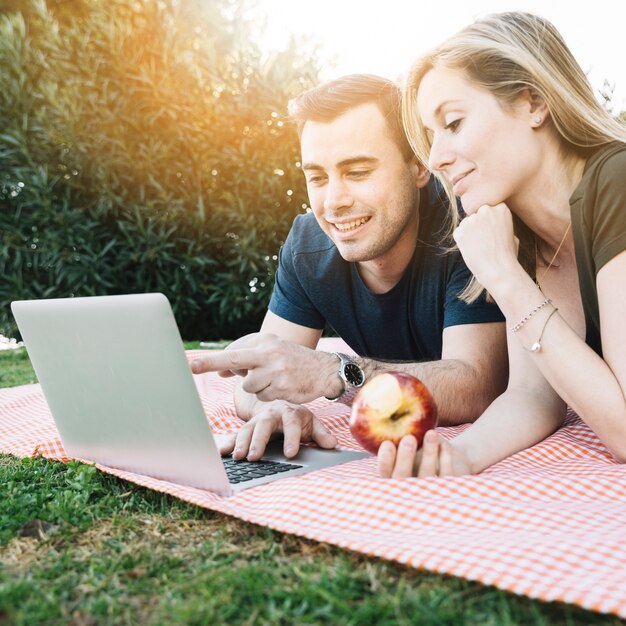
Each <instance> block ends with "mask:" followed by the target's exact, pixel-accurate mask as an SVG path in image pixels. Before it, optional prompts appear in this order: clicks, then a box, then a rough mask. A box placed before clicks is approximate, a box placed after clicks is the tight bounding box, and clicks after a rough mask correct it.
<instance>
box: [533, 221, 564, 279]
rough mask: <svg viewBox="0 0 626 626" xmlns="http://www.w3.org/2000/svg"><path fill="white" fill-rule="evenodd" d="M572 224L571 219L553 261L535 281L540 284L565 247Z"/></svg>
mask: <svg viewBox="0 0 626 626" xmlns="http://www.w3.org/2000/svg"><path fill="white" fill-rule="evenodd" d="M571 226H572V220H570V222H569V224H568V225H567V228H566V229H565V233H564V234H563V238H562V239H561V243H560V244H559V246H558V248H557V249H556V252H555V253H554V256H553V257H552V261H550V263H548V267H546V269H545V270H544V271H543V274H541V278H536V279H535V282H536V283H537V284H538V285H539V283H540V282H541V281H543V279H544V278H545V277H546V274H547V273H548V272H549V271H550V268H551V267H552V265H553V263H554V262H555V261H556V257H557V256H559V252H561V248H562V247H563V244H564V243H565V238H566V237H567V233H569V229H570V227H571ZM535 267H537V239H536V238H535Z"/></svg>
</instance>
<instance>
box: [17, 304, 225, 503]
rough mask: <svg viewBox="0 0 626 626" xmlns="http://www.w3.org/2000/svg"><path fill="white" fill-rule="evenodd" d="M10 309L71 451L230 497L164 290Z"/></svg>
mask: <svg viewBox="0 0 626 626" xmlns="http://www.w3.org/2000/svg"><path fill="white" fill-rule="evenodd" d="M11 308H12V311H13V314H14V316H15V319H16V321H17V324H18V327H19V329H20V332H21V333H22V337H23V339H24V343H25V344H26V348H27V350H28V354H29V356H30V359H31V361H32V364H33V367H34V369H35V373H36V374H37V377H38V378H39V382H40V383H41V387H42V390H43V392H44V395H45V397H46V400H47V401H48V405H49V406H50V410H51V412H52V416H53V417H54V420H55V422H56V425H57V428H58V430H59V434H60V436H61V441H62V442H63V445H64V447H65V449H66V451H67V452H68V454H70V455H71V456H74V457H78V458H81V459H86V460H89V461H95V462H98V463H101V464H103V465H108V466H110V467H116V468H119V469H124V470H128V471H132V472H137V473H141V474H147V475H150V476H154V477H157V478H162V479H164V480H169V481H172V482H175V483H180V484H184V485H190V486H194V487H199V488H201V489H208V490H210V491H215V492H218V493H224V494H227V493H230V492H231V488H230V486H229V483H228V479H227V477H226V473H225V470H224V467H223V465H222V462H221V459H220V455H219V452H218V450H217V447H216V444H215V441H214V439H213V437H212V435H211V432H210V429H209V425H208V422H207V419H206V416H205V414H204V411H203V409H202V405H201V403H200V398H199V396H198V392H197V390H196V387H195V384H194V382H193V377H192V374H191V371H190V369H189V366H188V364H187V359H186V357H185V352H184V346H183V343H182V340H181V337H180V334H179V332H178V327H177V325H176V321H175V319H174V315H173V313H172V310H171V307H170V304H169V302H168V300H167V298H166V297H165V296H164V295H163V294H135V295H124V296H100V297H98V296H96V297H88V298H64V299H50V300H29V301H16V302H13V303H12V305H11Z"/></svg>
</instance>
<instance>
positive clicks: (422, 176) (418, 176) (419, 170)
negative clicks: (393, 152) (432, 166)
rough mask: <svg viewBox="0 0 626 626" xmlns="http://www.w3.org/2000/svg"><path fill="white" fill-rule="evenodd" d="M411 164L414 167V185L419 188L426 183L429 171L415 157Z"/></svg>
mask: <svg viewBox="0 0 626 626" xmlns="http://www.w3.org/2000/svg"><path fill="white" fill-rule="evenodd" d="M413 166H414V168H415V186H416V187H417V188H418V189H421V188H422V187H425V186H426V185H427V183H428V180H429V179H430V171H429V170H428V169H427V167H426V166H425V165H424V164H423V163H422V162H421V161H420V160H419V159H418V158H417V157H415V159H414V161H413Z"/></svg>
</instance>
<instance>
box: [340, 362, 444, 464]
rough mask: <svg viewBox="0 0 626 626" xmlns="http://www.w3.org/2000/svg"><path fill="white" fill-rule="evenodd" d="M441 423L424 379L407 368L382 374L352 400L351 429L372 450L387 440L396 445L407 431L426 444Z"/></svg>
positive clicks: (374, 451)
mask: <svg viewBox="0 0 626 626" xmlns="http://www.w3.org/2000/svg"><path fill="white" fill-rule="evenodd" d="M436 425H437V407H436V405H435V401H434V400H433V397H432V396H431V394H430V391H428V388H427V387H426V385H424V383H423V382H422V381H421V380H419V379H417V378H415V376H411V374H405V373H404V372H385V373H384V374H378V375H377V376H374V377H373V378H372V379H371V380H370V381H368V382H367V383H366V384H365V385H363V387H362V388H361V389H360V390H359V392H358V393H357V395H356V396H355V398H354V401H353V403H352V414H351V416H350V431H351V432H352V435H353V436H354V438H355V439H356V440H357V441H358V442H359V443H360V444H361V445H362V446H363V447H364V448H365V449H366V450H367V451H368V452H371V453H372V454H376V453H377V452H378V448H379V447H380V444H381V443H382V442H383V441H391V442H393V443H394V444H395V445H396V446H397V445H398V443H400V440H401V439H402V437H404V436H405V435H413V436H414V437H415V438H416V439H417V446H418V448H419V447H420V446H421V445H422V441H423V440H424V435H425V434H426V431H428V430H430V429H431V428H434V427H435V426H436Z"/></svg>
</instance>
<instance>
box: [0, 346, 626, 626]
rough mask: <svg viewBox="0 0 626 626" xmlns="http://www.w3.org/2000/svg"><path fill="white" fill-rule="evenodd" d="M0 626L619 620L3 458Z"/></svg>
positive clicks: (22, 372) (73, 471) (64, 469)
mask: <svg viewBox="0 0 626 626" xmlns="http://www.w3.org/2000/svg"><path fill="white" fill-rule="evenodd" d="M188 347H195V346H192V345H191V344H188ZM0 364H1V367H2V372H3V377H2V380H1V381H0V384H2V385H4V386H6V385H7V384H21V383H26V382H31V381H32V380H33V373H32V370H31V369H30V366H29V364H28V359H27V357H26V356H25V354H24V352H23V351H21V352H18V353H15V354H10V355H9V354H0ZM7 381H10V383H7ZM0 624H29V625H31V624H46V625H56V624H76V625H96V624H116V625H117V624H163V625H166V624H167V625H169V624H185V625H193V624H218V625H219V624H242V625H243V624H272V625H275V624H284V625H285V626H287V625H288V626H291V625H293V624H368V625H369V624H376V625H377V626H378V625H383V624H389V625H391V624H394V625H395V624H420V625H431V624H432V625H445V624H450V625H459V626H461V625H476V626H490V625H493V626H507V625H511V626H512V625H518V624H519V625H522V624H523V625H527V624H528V625H537V626H539V625H545V626H561V625H562V626H571V625H578V624H585V625H586V624H603V625H609V624H623V622H622V621H621V620H618V619H616V618H612V617H608V616H602V615H597V614H594V613H591V612H588V611H584V610H581V609H577V608H574V607H570V606H567V605H563V604H557V603H553V604H546V603H541V602H537V601H532V600H529V599H527V598H522V597H518V596H515V595H513V594H509V593H506V592H503V591H499V590H497V589H494V588H490V587H484V586H482V585H479V584H476V583H470V582H467V581H464V580H462V579H457V578H452V577H447V576H440V575H435V574H430V573H425V572H419V571H415V570H413V569H410V568H406V567H403V566H401V565H397V564H395V563H389V562H385V561H381V560H379V559H373V558H368V557H365V556H363V555H359V554H353V553H348V552H344V551H342V550H339V549H337V548H334V547H331V546H327V545H324V544H318V543H315V542H312V541H308V540H305V539H300V538H297V537H292V536H289V535H283V534H280V533H277V532H273V531H271V530H269V529H266V528H263V527H259V526H255V525H253V524H249V523H246V522H243V521H240V520H237V519H233V518H230V517H227V516H225V515H222V514H218V513H214V512H212V511H207V510H204V509H201V508H199V507H196V506H193V505H190V504H187V503H185V502H182V501H180V500H177V499H175V498H173V497H170V496H167V495H164V494H160V493H157V492H153V491H150V490H147V489H143V488H140V487H138V486H136V485H134V484H132V483H128V482H124V481H121V480H119V479H117V478H115V477H112V476H109V475H107V474H103V473H101V472H98V471H97V470H96V469H94V468H93V467H91V466H86V465H81V464H80V463H69V464H62V463H55V462H52V461H47V460H45V459H16V458H12V457H8V456H0Z"/></svg>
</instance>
